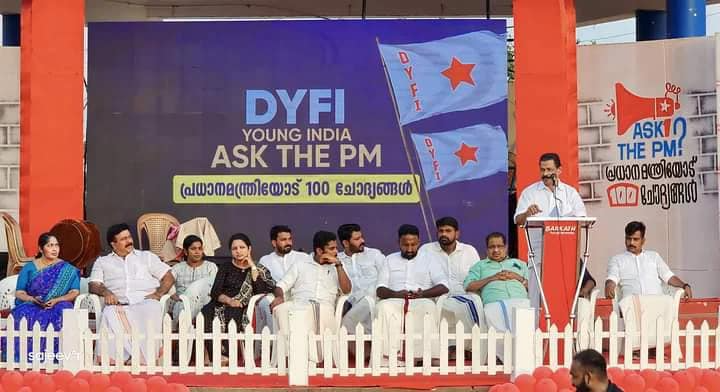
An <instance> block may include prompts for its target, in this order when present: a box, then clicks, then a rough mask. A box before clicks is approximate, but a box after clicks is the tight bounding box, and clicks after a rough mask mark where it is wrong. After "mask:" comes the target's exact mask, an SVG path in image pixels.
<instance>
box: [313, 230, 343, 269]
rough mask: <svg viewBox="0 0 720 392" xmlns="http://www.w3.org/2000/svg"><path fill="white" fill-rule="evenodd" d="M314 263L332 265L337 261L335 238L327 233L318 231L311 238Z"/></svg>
mask: <svg viewBox="0 0 720 392" xmlns="http://www.w3.org/2000/svg"><path fill="white" fill-rule="evenodd" d="M313 251H314V252H315V253H314V257H315V261H317V262H318V263H320V264H334V263H335V261H336V260H337V253H338V250H337V237H335V234H333V233H331V232H329V231H322V230H321V231H318V232H317V233H315V235H314V236H313Z"/></svg>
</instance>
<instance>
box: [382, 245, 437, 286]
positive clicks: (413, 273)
mask: <svg viewBox="0 0 720 392" xmlns="http://www.w3.org/2000/svg"><path fill="white" fill-rule="evenodd" d="M439 284H441V285H444V286H445V287H447V286H448V281H447V274H446V273H445V270H444V269H443V268H442V265H441V264H440V263H438V262H436V261H435V260H434V259H433V258H431V257H428V256H426V255H421V254H419V253H418V255H417V256H415V258H414V259H412V260H407V259H404V258H403V257H402V256H400V252H395V253H393V254H391V255H389V256H388V257H386V258H385V262H384V263H383V267H382V269H381V270H380V276H379V277H378V284H377V287H386V288H388V289H390V290H393V291H400V290H410V291H417V290H418V289H422V290H429V289H431V288H433V287H435V286H437V285H439Z"/></svg>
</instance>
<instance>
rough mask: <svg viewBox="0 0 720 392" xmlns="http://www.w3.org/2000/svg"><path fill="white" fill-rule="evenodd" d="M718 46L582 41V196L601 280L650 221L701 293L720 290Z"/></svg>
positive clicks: (651, 232) (658, 241)
mask: <svg viewBox="0 0 720 392" xmlns="http://www.w3.org/2000/svg"><path fill="white" fill-rule="evenodd" d="M716 50H717V45H716V43H715V39H714V38H712V37H704V38H691V39H681V40H666V41H652V42H641V43H633V44H622V45H589V46H580V47H579V48H578V70H579V72H578V77H579V92H578V95H579V99H578V101H579V102H578V121H579V156H580V161H579V162H580V163H579V166H580V194H581V196H582V197H583V199H584V201H585V204H586V206H587V212H588V215H590V216H596V217H598V223H597V225H596V226H595V228H594V229H593V230H592V232H593V234H592V240H591V256H590V260H591V262H590V265H589V269H590V271H591V272H592V275H593V276H594V277H595V278H596V279H597V280H598V283H599V284H600V286H602V283H601V282H604V281H605V278H606V277H607V264H608V261H609V259H610V258H611V257H612V256H613V255H615V254H618V253H621V252H623V251H624V250H625V246H624V236H625V234H624V227H625V225H626V224H627V223H628V222H630V221H633V220H638V221H642V222H644V223H645V224H646V225H647V233H646V240H647V241H646V244H645V249H651V250H655V251H657V252H659V253H660V255H661V256H662V257H663V258H664V259H665V261H666V262H667V263H668V264H669V266H670V268H671V269H672V270H673V272H675V274H677V275H678V276H680V277H681V278H682V279H683V280H685V281H688V282H690V284H692V287H693V293H694V295H695V296H702V297H715V296H718V295H720V286H718V285H717V284H716V283H715V277H716V276H717V274H718V270H720V264H719V263H718V254H720V245H719V242H718V237H719V235H718V177H717V169H718V153H717V151H718V142H717V132H716V115H717V99H716V97H717V94H716V87H715V85H716V79H717V77H716V75H717V72H716Z"/></svg>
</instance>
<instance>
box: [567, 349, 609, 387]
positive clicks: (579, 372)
mask: <svg viewBox="0 0 720 392" xmlns="http://www.w3.org/2000/svg"><path fill="white" fill-rule="evenodd" d="M570 381H571V382H572V384H573V386H574V387H575V391H577V392H622V389H620V388H618V386H617V385H615V384H613V383H612V381H610V380H609V379H608V376H607V363H606V362H605V357H603V356H602V354H600V353H599V352H597V351H595V350H592V349H589V350H584V351H580V352H579V353H577V354H575V357H574V358H573V361H572V365H571V366H570Z"/></svg>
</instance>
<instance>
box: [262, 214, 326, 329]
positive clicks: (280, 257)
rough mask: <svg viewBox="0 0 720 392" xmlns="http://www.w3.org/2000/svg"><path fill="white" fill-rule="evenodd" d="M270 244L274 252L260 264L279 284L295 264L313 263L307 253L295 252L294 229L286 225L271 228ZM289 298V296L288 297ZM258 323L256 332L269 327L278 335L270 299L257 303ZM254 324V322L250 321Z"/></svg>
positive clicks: (263, 299) (264, 298)
mask: <svg viewBox="0 0 720 392" xmlns="http://www.w3.org/2000/svg"><path fill="white" fill-rule="evenodd" d="M270 244H271V246H272V248H273V251H272V252H270V253H268V254H266V255H265V256H263V257H261V258H260V261H259V262H258V263H259V264H261V265H264V266H265V268H267V269H268V270H269V271H270V276H272V278H273V279H274V280H275V281H276V282H279V281H280V280H282V278H283V277H284V276H285V274H286V273H287V272H288V270H289V269H290V267H291V266H293V265H294V264H296V263H298V262H300V261H305V262H312V259H311V258H310V256H308V255H307V253H303V252H298V251H296V250H293V235H292V229H290V227H288V226H285V225H277V226H273V227H271V228H270ZM288 297H289V295H288ZM255 315H256V316H255V317H256V323H255V326H256V328H255V330H256V331H258V332H262V330H263V328H265V326H267V327H268V328H270V332H272V333H277V325H275V323H273V317H272V314H271V313H270V301H268V297H263V298H262V299H261V300H259V301H258V303H257V313H255ZM250 322H252V320H250Z"/></svg>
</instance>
